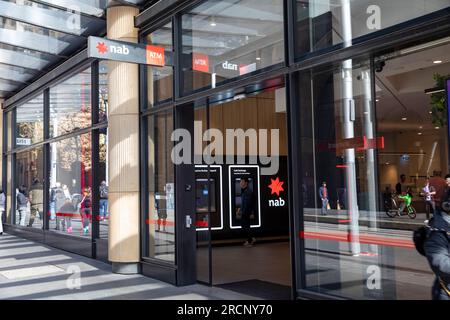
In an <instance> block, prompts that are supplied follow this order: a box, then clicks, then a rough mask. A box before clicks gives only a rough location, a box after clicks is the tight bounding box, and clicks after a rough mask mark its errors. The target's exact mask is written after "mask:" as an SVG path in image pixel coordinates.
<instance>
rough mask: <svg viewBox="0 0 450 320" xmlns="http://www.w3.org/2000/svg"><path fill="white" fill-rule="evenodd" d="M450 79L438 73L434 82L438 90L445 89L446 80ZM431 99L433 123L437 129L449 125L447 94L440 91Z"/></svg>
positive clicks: (449, 75)
mask: <svg viewBox="0 0 450 320" xmlns="http://www.w3.org/2000/svg"><path fill="white" fill-rule="evenodd" d="M448 78H450V74H448V75H444V76H442V75H440V74H438V73H436V74H435V75H434V76H433V79H434V81H436V86H435V87H436V88H439V89H441V88H445V86H446V83H445V82H446V79H448ZM430 99H431V112H432V122H433V125H434V126H436V127H443V126H445V125H447V106H446V92H445V90H444V91H440V92H436V93H433V94H432V95H431V97H430Z"/></svg>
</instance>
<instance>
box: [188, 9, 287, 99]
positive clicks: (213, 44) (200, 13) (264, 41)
mask: <svg viewBox="0 0 450 320" xmlns="http://www.w3.org/2000/svg"><path fill="white" fill-rule="evenodd" d="M283 21H284V20H283V0H239V1H236V0H226V1H218V0H209V1H205V2H204V3H203V4H202V5H200V6H198V7H196V8H194V9H193V10H191V11H190V12H188V13H185V14H184V15H183V18H182V27H183V55H182V67H183V71H184V72H183V77H184V78H183V93H185V94H186V93H189V92H191V91H195V90H198V89H201V88H205V87H215V85H216V84H218V83H221V82H223V81H225V80H227V79H232V78H235V77H238V76H242V75H244V74H249V73H251V72H254V71H257V70H260V69H263V68H266V67H269V66H272V65H275V64H278V63H282V62H283V61H284V23H283Z"/></svg>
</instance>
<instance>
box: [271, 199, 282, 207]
mask: <svg viewBox="0 0 450 320" xmlns="http://www.w3.org/2000/svg"><path fill="white" fill-rule="evenodd" d="M285 204H286V201H284V199H283V198H279V199H275V200H269V207H284V205H285Z"/></svg>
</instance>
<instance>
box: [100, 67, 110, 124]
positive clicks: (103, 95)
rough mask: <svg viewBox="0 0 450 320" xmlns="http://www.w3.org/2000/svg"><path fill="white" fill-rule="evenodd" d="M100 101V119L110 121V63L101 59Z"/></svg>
mask: <svg viewBox="0 0 450 320" xmlns="http://www.w3.org/2000/svg"><path fill="white" fill-rule="evenodd" d="M98 81H99V83H98V86H99V103H98V111H99V115H98V118H99V119H98V121H99V123H100V122H105V121H108V63H107V61H104V60H102V61H100V63H99V79H98Z"/></svg>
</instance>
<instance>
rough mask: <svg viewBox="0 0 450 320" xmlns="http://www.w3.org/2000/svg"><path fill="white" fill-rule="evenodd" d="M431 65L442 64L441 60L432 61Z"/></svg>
mask: <svg viewBox="0 0 450 320" xmlns="http://www.w3.org/2000/svg"><path fill="white" fill-rule="evenodd" d="M433 63H434V64H439V63H442V60H434V61H433Z"/></svg>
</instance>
